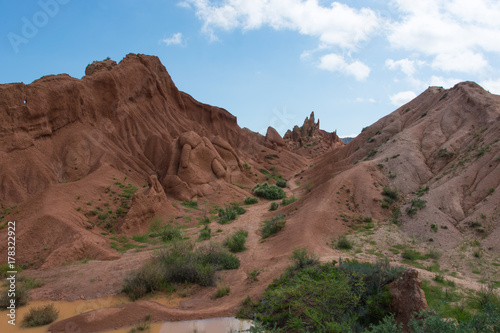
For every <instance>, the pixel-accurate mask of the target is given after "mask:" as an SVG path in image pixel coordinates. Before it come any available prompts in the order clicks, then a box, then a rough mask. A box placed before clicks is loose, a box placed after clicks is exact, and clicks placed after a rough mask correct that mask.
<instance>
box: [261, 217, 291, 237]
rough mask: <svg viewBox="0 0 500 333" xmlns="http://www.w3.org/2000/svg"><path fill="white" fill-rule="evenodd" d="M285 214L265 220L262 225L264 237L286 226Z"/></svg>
mask: <svg viewBox="0 0 500 333" xmlns="http://www.w3.org/2000/svg"><path fill="white" fill-rule="evenodd" d="M285 223H286V220H285V215H284V214H278V215H276V216H275V217H273V218H272V219H270V220H266V221H264V223H263V225H262V229H261V232H262V238H267V237H269V236H272V235H274V234H276V233H278V232H279V231H280V230H281V229H283V228H284V227H285Z"/></svg>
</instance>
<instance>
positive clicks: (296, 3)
mask: <svg viewBox="0 0 500 333" xmlns="http://www.w3.org/2000/svg"><path fill="white" fill-rule="evenodd" d="M180 4H181V5H182V6H184V7H192V8H194V9H195V10H196V15H197V16H198V18H200V19H201V21H202V22H203V31H204V32H205V33H208V34H209V35H210V36H211V37H212V38H216V36H215V31H216V30H217V29H221V30H226V31H229V30H233V29H236V28H241V29H243V30H252V29H259V28H262V27H263V26H269V27H271V28H273V29H276V30H282V29H289V30H295V31H297V32H299V33H301V34H303V35H308V36H314V37H317V38H319V40H320V41H321V42H322V43H325V44H328V45H336V46H340V47H343V48H353V47H355V46H356V45H357V43H358V42H360V41H364V40H367V39H368V38H369V36H370V35H371V34H372V33H373V32H374V31H375V30H376V28H377V27H378V25H379V22H378V18H377V16H376V14H375V12H374V11H373V10H371V9H367V8H362V9H355V8H352V7H349V6H348V5H345V4H342V3H339V2H332V4H331V5H330V6H328V7H324V6H321V5H320V4H319V3H318V1H317V0H307V1H304V0H225V1H222V3H221V2H219V1H210V0H184V1H182V2H181V3H180Z"/></svg>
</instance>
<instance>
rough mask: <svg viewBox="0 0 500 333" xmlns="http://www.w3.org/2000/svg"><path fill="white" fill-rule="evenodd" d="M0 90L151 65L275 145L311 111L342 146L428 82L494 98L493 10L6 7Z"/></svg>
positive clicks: (312, 2) (194, 2) (308, 2)
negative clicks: (108, 61) (272, 133)
mask: <svg viewBox="0 0 500 333" xmlns="http://www.w3.org/2000/svg"><path fill="white" fill-rule="evenodd" d="M0 6H1V7H0V59H1V61H0V83H10V82H24V83H30V82H32V81H33V80H36V79H38V78H40V77H41V76H43V75H47V74H59V73H67V74H69V75H71V76H73V77H76V78H81V77H82V76H83V75H84V71H85V67H86V66H87V64H89V63H91V62H92V61H93V60H102V59H104V58H106V57H111V58H112V59H113V60H116V61H120V60H121V59H122V58H123V57H124V56H125V55H126V54H127V53H130V52H133V53H144V54H150V55H156V56H158V57H159V58H160V59H161V61H162V63H163V64H164V65H165V67H166V68H167V70H168V71H169V73H170V75H171V76H172V78H173V80H174V82H175V83H176V85H177V87H178V88H179V89H181V90H182V91H185V92H187V93H189V94H191V95H192V96H193V97H194V98H196V99H197V100H199V101H201V102H204V103H208V104H212V105H216V106H220V107H223V108H225V109H227V110H228V111H229V112H231V113H232V114H234V115H235V116H237V117H238V123H239V125H240V126H241V127H248V128H250V129H251V130H253V131H259V132H261V133H265V130H266V128H267V126H268V125H271V126H273V127H275V128H276V129H277V130H278V131H279V132H280V133H281V134H283V133H284V132H285V131H286V129H289V128H292V127H293V125H295V124H298V125H301V124H302V122H303V120H304V118H305V117H306V116H308V115H309V114H310V112H311V111H314V112H315V114H316V118H319V119H320V120H321V128H323V129H325V130H328V131H333V130H337V132H338V134H339V135H340V136H350V135H356V134H357V133H359V132H360V130H361V129H362V128H363V127H365V126H368V125H370V124H372V123H373V122H375V121H376V120H378V119H379V118H381V117H383V116H385V115H387V114H388V113H390V112H392V111H393V110H395V109H396V108H397V107H398V106H400V105H402V104H404V103H405V102H406V101H408V100H410V99H412V98H413V97H415V96H416V95H418V94H419V93H421V92H422V91H424V90H425V89H426V88H427V87H428V86H429V85H438V86H444V87H445V88H449V87H451V86H453V85H454V84H455V83H458V82H460V81H465V80H472V81H476V82H477V83H479V84H480V85H482V86H483V87H484V88H485V89H487V90H489V91H490V92H492V93H496V94H500V57H499V56H500V19H499V18H500V2H499V1H497V0H475V1H470V0H446V1H445V0H432V1H431V0H419V1H414V0H394V1H382V0H371V1H368V0H366V1H362V0H350V1H347V0H344V1H336V2H332V1H325V0H141V1H139V0H120V1H118V0H100V1H99V0H96V1H79V0H40V1H38V0H27V1H2V2H1V3H0Z"/></svg>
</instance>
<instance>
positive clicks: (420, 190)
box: [415, 186, 429, 197]
mask: <svg viewBox="0 0 500 333" xmlns="http://www.w3.org/2000/svg"><path fill="white" fill-rule="evenodd" d="M427 192H429V186H426V187H422V188H419V189H418V190H417V192H415V194H416V195H417V196H418V197H421V196H422V195H424V194H425V193H427Z"/></svg>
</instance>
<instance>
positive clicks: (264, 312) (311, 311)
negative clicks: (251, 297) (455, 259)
mask: <svg viewBox="0 0 500 333" xmlns="http://www.w3.org/2000/svg"><path fill="white" fill-rule="evenodd" d="M300 257H302V258H303V257H304V256H303V254H300ZM296 262H297V260H296ZM401 272H402V270H401V269H397V268H392V267H390V266H389V264H388V262H387V261H380V262H378V263H376V264H370V263H359V262H357V261H345V262H342V261H341V262H340V263H339V265H337V266H336V262H335V261H334V262H332V263H328V264H323V265H320V264H318V263H317V262H316V261H315V260H311V261H305V262H304V263H303V264H302V265H299V264H297V263H296V264H295V265H294V266H292V267H290V268H289V269H288V270H287V271H286V272H285V273H284V274H283V275H282V276H281V277H280V278H279V279H277V280H275V281H274V282H273V283H272V284H271V285H269V286H268V288H267V289H266V291H265V292H264V294H263V297H262V299H261V300H260V301H258V302H251V301H247V302H245V305H244V306H243V307H242V308H241V310H240V312H239V316H240V317H244V318H252V319H254V320H255V321H256V322H258V323H260V324H261V325H262V326H263V328H264V329H265V330H273V329H274V330H276V329H277V331H282V332H361V331H362V330H364V328H367V327H368V326H369V325H370V324H376V323H378V322H379V321H380V320H381V319H382V318H384V317H385V316H386V315H387V314H389V305H390V302H391V295H390V293H389V290H388V288H387V285H388V284H389V283H390V282H392V281H394V280H395V279H397V278H398V277H399V276H400V275H401Z"/></svg>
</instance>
